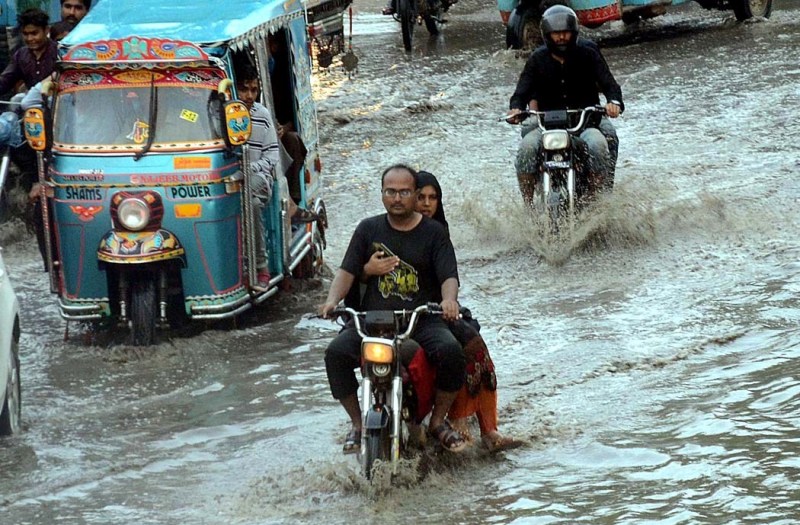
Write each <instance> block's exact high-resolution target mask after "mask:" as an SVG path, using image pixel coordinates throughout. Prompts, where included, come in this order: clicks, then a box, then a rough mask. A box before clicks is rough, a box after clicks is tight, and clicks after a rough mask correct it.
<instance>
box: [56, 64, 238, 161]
mask: <svg viewBox="0 0 800 525" xmlns="http://www.w3.org/2000/svg"><path fill="white" fill-rule="evenodd" d="M222 78H224V75H223V74H222V72H220V71H216V70H210V69H209V70H193V71H167V72H157V71H155V72H154V71H141V70H140V71H122V72H119V71H117V72H100V71H93V72H85V71H72V72H67V73H65V74H64V75H62V77H61V80H60V82H59V87H60V89H59V91H58V94H57V96H56V100H55V107H54V119H53V128H54V129H53V140H54V142H56V143H59V144H70V145H81V146H88V145H104V146H129V147H134V149H136V148H138V147H139V146H143V145H145V144H146V143H147V139H148V136H149V134H150V133H151V132H153V131H154V137H153V143H154V144H162V145H164V146H165V147H162V148H160V149H169V146H170V145H175V146H178V147H180V146H184V145H186V144H187V143H195V142H208V141H215V140H221V139H222V125H221V122H220V118H221V117H220V115H221V113H220V102H219V101H218V100H217V97H216V96H214V93H215V91H216V87H217V85H218V83H219V81H220V80H221V79H222ZM153 88H154V89H153ZM151 97H152V98H155V99H157V100H155V102H156V107H157V115H156V118H155V130H151V129H150V126H151V122H150V118H151V114H150V105H151V103H152V102H154V101H153V100H151Z"/></svg>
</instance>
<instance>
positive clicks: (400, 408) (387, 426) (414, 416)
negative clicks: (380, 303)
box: [331, 303, 442, 479]
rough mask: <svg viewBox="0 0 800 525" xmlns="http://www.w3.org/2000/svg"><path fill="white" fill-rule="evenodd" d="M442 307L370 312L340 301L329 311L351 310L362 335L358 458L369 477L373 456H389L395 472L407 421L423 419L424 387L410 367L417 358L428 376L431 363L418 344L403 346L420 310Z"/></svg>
mask: <svg viewBox="0 0 800 525" xmlns="http://www.w3.org/2000/svg"><path fill="white" fill-rule="evenodd" d="M441 313H442V309H441V307H440V306H439V305H438V304H435V303H430V304H427V305H423V306H418V307H417V308H415V309H414V310H394V311H390V310H386V311H369V312H357V311H356V310H354V309H352V308H349V307H344V306H339V307H337V308H336V309H334V310H333V312H332V313H331V315H332V316H333V317H343V316H346V315H348V314H349V316H350V317H351V318H352V320H353V323H354V324H355V328H356V330H357V331H358V334H359V335H360V336H361V337H362V338H363V339H362V341H361V373H362V382H361V395H362V399H361V414H362V424H363V427H362V428H363V430H362V432H361V449H360V463H361V471H362V473H363V474H364V476H365V477H366V478H367V479H372V474H373V467H374V466H375V463H376V461H388V462H389V463H390V465H391V469H392V474H397V467H398V461H399V459H400V456H401V454H403V453H404V452H405V450H406V447H407V445H408V441H409V426H411V425H417V424H419V423H421V422H422V419H423V418H424V417H425V416H426V415H427V410H430V405H429V404H428V403H426V401H425V400H424V399H422V398H423V397H424V396H425V393H424V392H422V391H421V390H422V389H417V388H415V386H414V384H415V382H414V380H413V378H414V377H417V376H416V374H414V373H413V372H414V371H413V370H409V368H410V367H412V366H414V365H416V364H419V365H420V367H419V369H420V373H419V376H422V377H430V373H431V370H432V368H430V365H428V364H427V361H426V360H424V355H425V354H424V352H422V350H421V349H420V348H419V346H418V345H417V346H416V349H414V353H413V354H412V356H409V355H408V352H407V351H404V350H407V348H406V349H403V346H404V343H406V342H407V341H409V339H410V337H411V333H412V332H413V331H414V328H415V327H416V326H417V320H418V319H419V317H420V316H421V315H435V314H441ZM409 357H413V360H412V359H409ZM421 369H427V370H424V371H423V370H421ZM429 394H431V395H432V391H431V392H429ZM430 401H432V398H431V400H430ZM423 407H424V408H423ZM423 412H424V413H423Z"/></svg>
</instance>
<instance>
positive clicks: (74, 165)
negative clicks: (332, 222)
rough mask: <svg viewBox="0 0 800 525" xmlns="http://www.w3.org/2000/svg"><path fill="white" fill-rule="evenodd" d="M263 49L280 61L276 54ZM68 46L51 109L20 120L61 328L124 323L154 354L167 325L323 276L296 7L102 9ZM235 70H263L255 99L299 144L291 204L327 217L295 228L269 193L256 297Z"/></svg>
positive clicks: (144, 3) (229, 1)
mask: <svg viewBox="0 0 800 525" xmlns="http://www.w3.org/2000/svg"><path fill="white" fill-rule="evenodd" d="M270 39H277V40H278V41H279V42H280V43H281V44H282V46H273V49H279V50H282V51H280V52H281V53H282V56H271V53H272V54H273V55H274V53H275V52H274V51H271V50H270V47H269V45H268V41H269V40H270ZM61 44H62V45H61V49H60V59H59V62H58V64H57V70H56V74H55V78H54V80H53V81H52V82H48V83H46V84H45V85H44V86H43V91H44V93H45V94H46V95H48V97H46V100H48V101H49V102H47V103H45V105H44V107H43V108H42V109H41V110H38V109H31V110H29V111H28V112H27V113H26V121H25V123H26V125H25V130H26V135H27V136H28V139H29V143H30V144H31V146H32V147H34V149H36V150H37V152H38V156H39V160H40V181H41V182H42V183H43V184H42V187H43V188H44V189H43V191H42V200H43V204H44V206H43V209H44V212H45V213H44V215H45V218H46V226H47V227H48V230H50V232H49V235H46V237H47V238H48V239H49V241H50V242H49V243H48V245H47V253H48V259H49V260H48V266H49V268H50V281H51V290H52V291H53V292H54V293H56V294H57V295H58V305H59V308H60V311H61V315H62V317H63V318H65V319H67V320H77V321H90V322H91V321H102V320H105V319H112V320H118V321H120V322H121V323H123V324H125V325H128V326H130V330H131V335H132V341H133V343H134V344H136V345H149V344H152V343H153V342H154V341H155V340H156V336H157V333H158V328H159V327H161V326H164V325H166V324H167V323H170V322H173V321H180V320H182V319H186V318H188V319H200V320H216V319H224V318H230V317H233V316H236V315H238V314H240V313H242V312H243V311H245V310H247V309H249V308H251V307H253V306H254V305H256V304H259V303H261V302H262V301H264V300H266V299H267V298H269V297H271V296H273V295H274V294H275V293H276V292H277V291H278V285H279V283H281V281H283V280H284V279H287V278H288V277H290V276H292V275H294V276H295V277H309V276H312V275H314V274H315V272H316V271H317V270H318V269H320V268H321V265H322V252H323V248H324V244H325V237H324V234H325V232H324V228H325V227H326V221H327V217H326V210H325V205H324V202H323V200H322V197H321V182H320V171H321V162H320V158H319V152H318V144H319V138H318V133H317V122H316V109H315V105H314V101H313V99H312V94H311V84H310V78H311V57H310V55H309V46H308V40H307V27H306V18H305V16H304V11H303V5H302V4H301V3H300V2H284V1H282V0H270V1H259V0H226V1H225V2H211V3H205V2H197V1H195V0H172V1H170V2H168V3H164V2H163V1H161V0H138V1H137V2H110V1H102V2H98V3H97V4H96V5H94V6H93V7H92V9H91V11H90V12H89V14H88V15H87V16H86V18H84V20H83V21H81V23H80V24H79V25H78V26H77V27H76V28H75V29H74V30H73V32H72V33H70V35H69V36H68V37H67V38H66V39H64V40H63V41H62V43H61ZM276 60H277V61H279V62H280V63H282V64H284V65H285V66H286V67H284V68H283V69H282V70H281V72H280V73H279V74H280V78H278V77H277V76H276V74H275V73H273V74H272V75H271V74H270V72H269V70H270V62H271V61H276ZM237 61H246V62H248V63H249V64H250V65H252V66H254V67H255V68H256V70H257V71H258V73H259V77H260V85H261V98H262V102H263V103H264V104H265V105H266V106H267V107H268V108H271V110H272V111H273V112H276V111H280V112H281V113H282V114H283V115H285V117H284V118H287V119H289V121H290V122H291V124H292V125H293V126H294V128H295V129H296V131H297V132H298V133H299V134H300V137H301V138H302V140H303V142H304V144H305V147H306V149H307V152H308V153H307V155H306V160H305V165H304V166H302V168H301V169H298V170H297V172H296V173H294V172H291V173H286V176H287V177H290V178H294V179H293V180H291V181H290V182H291V183H294V186H295V187H296V188H298V190H297V192H296V195H295V197H294V199H295V201H296V203H297V205H299V206H300V207H302V208H305V209H308V210H311V211H314V212H316V213H317V214H318V215H319V216H320V220H318V221H316V222H312V223H307V224H301V225H292V224H291V221H290V220H289V217H288V213H287V210H288V207H289V206H288V205H289V199H291V198H293V197H292V196H290V195H289V192H288V190H287V189H286V184H283V185H281V184H278V183H276V184H275V191H273V195H272V198H271V200H270V201H269V202H268V203H267V205H266V206H265V208H264V213H263V215H261V216H260V217H259V218H260V220H262V221H263V223H264V226H265V227H264V229H263V230H264V232H265V235H266V243H267V247H268V254H269V255H268V258H269V270H270V274H271V276H272V279H271V281H270V283H269V287H268V288H267V289H266V290H264V289H260V290H259V289H257V287H255V271H256V270H255V268H254V266H255V264H254V260H255V249H254V245H255V242H254V235H255V234H256V233H255V232H256V231H257V228H255V227H254V224H253V222H252V220H251V218H252V215H251V214H250V206H251V205H252V204H251V202H250V201H251V199H249V198H245V196H249V195H250V191H249V177H248V169H249V167H248V166H247V163H243V162H242V158H243V152H244V149H245V148H247V144H246V140H247V137H248V136H249V125H250V121H249V113H248V112H247V109H246V108H245V107H244V105H243V104H241V103H237V102H236V95H237V94H236V87H235V86H236V81H235V80H236V79H235V74H236V73H235V71H236V69H235V66H236V63H237ZM276 104H278V106H276ZM286 164H288V163H286ZM286 168H288V165H287V166H282V168H281V171H284V170H285V169H286ZM284 173H285V172H284ZM275 175H276V178H277V179H278V180H281V176H282V174H281V173H275Z"/></svg>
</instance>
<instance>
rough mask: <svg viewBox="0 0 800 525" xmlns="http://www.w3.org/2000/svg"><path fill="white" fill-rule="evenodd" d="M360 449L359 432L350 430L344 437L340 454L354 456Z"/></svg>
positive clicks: (353, 429)
mask: <svg viewBox="0 0 800 525" xmlns="http://www.w3.org/2000/svg"><path fill="white" fill-rule="evenodd" d="M360 447H361V431H360V430H356V429H355V428H351V429H350V430H349V431H348V432H347V435H346V436H345V437H344V446H343V447H342V452H344V453H345V454H355V453H356V452H358V449H359V448H360Z"/></svg>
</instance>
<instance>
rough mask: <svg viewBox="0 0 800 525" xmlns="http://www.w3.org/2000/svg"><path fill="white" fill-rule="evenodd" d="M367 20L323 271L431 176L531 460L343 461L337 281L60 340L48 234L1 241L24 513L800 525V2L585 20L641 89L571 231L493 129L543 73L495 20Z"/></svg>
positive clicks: (323, 98) (55, 518) (3, 500)
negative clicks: (546, 209)
mask: <svg viewBox="0 0 800 525" xmlns="http://www.w3.org/2000/svg"><path fill="white" fill-rule="evenodd" d="M359 7H360V9H357V10H356V19H355V24H354V27H355V30H356V34H355V36H354V38H353V46H354V48H355V51H356V53H357V54H358V55H359V56H360V63H359V70H358V74H357V75H356V76H355V78H353V79H348V78H347V77H346V75H344V74H343V73H342V71H341V70H340V69H337V70H333V71H330V72H327V73H321V74H319V75H318V76H317V79H316V83H317V86H316V90H317V96H318V104H319V116H320V132H321V135H322V136H323V140H324V144H323V151H324V157H323V162H324V171H325V173H326V174H327V175H326V177H327V178H326V182H325V184H326V202H327V204H328V209H329V210H331V213H330V215H331V230H330V233H329V234H328V239H329V248H328V251H327V254H326V256H327V260H328V263H329V264H330V265H331V266H332V267H335V266H336V265H337V264H338V262H339V261H340V260H341V257H342V255H343V253H344V250H345V248H346V245H347V241H348V240H349V236H350V234H351V233H352V230H353V228H354V227H355V225H356V223H357V222H358V221H359V220H360V219H361V218H363V217H364V216H366V215H368V214H372V213H379V212H381V211H382V208H381V204H380V199H379V194H378V190H379V179H378V175H379V173H380V171H381V170H382V169H383V168H384V167H385V166H386V165H387V164H389V163H393V162H408V163H411V164H413V165H415V166H418V167H420V168H424V169H426V170H428V171H431V172H433V173H435V174H436V175H437V176H438V177H439V178H440V180H441V182H442V185H443V187H444V193H445V195H444V204H445V206H446V211H447V216H448V220H449V221H450V228H451V232H452V235H453V240H454V244H455V246H456V250H457V254H458V256H459V262H460V265H461V272H460V273H461V276H462V292H461V296H462V300H463V302H464V303H465V304H467V305H468V306H470V307H471V308H472V310H473V312H474V313H475V314H476V315H477V316H478V318H479V319H480V321H481V323H482V325H483V326H484V329H483V334H484V337H485V338H486V340H487V343H488V344H489V348H490V350H491V352H492V357H493V359H494V362H495V365H496V366H497V371H498V378H499V382H500V389H499V398H500V399H499V400H500V408H501V416H500V417H501V430H502V431H503V432H507V433H510V434H513V435H515V436H518V437H520V438H523V439H525V440H526V441H528V445H527V446H526V447H524V448H522V449H518V450H515V451H513V452H508V453H505V454H500V455H495V456H493V455H490V454H488V453H487V452H486V451H484V450H482V449H480V448H479V447H476V448H475V449H472V450H470V451H468V452H467V453H465V454H463V455H461V456H458V457H446V456H445V457H443V456H432V457H430V456H425V458H424V460H423V461H417V462H415V461H409V462H407V463H406V464H404V467H403V469H402V472H401V475H400V476H399V479H397V480H396V481H395V484H394V485H390V484H389V482H388V480H387V479H385V478H383V477H380V476H379V478H378V479H377V480H376V481H375V482H374V483H373V484H372V485H368V484H366V483H365V482H363V481H362V480H361V479H360V477H359V475H358V473H357V465H356V463H355V460H354V459H353V458H352V457H345V456H342V455H341V454H340V448H341V439H342V437H343V436H344V433H345V430H346V425H345V417H344V413H343V412H342V411H341V409H340V408H339V406H338V404H337V403H336V402H334V401H333V400H332V399H331V398H330V395H329V392H328V388H327V382H326V379H325V372H324V365H323V361H322V355H323V352H324V348H325V345H326V344H327V342H328V341H329V340H330V338H331V337H332V336H333V335H334V334H335V326H334V325H332V324H331V323H329V322H327V321H321V320H317V319H309V318H306V317H304V314H308V313H310V312H312V311H313V310H314V307H315V305H316V304H317V303H318V302H320V301H321V299H322V298H323V297H324V293H325V291H326V287H327V284H328V277H329V275H330V274H328V276H325V277H323V278H322V279H319V280H317V281H316V282H312V283H305V284H302V285H300V286H299V287H298V289H297V290H296V293H294V294H286V293H283V294H281V295H280V296H279V299H278V300H277V301H270V302H269V304H267V305H265V306H264V307H262V308H259V309H258V311H257V312H255V313H254V314H252V315H249V316H247V317H246V318H245V319H242V320H241V321H240V322H239V323H238V324H237V325H236V326H230V325H227V326H218V327H209V328H208V329H205V330H202V331H200V333H196V334H188V333H187V334H172V337H171V338H169V339H168V340H167V341H165V342H163V343H161V344H160V345H158V346H157V347H155V348H153V349H152V350H147V351H142V350H139V349H134V348H131V347H127V346H125V345H124V344H123V343H121V342H120V341H119V340H117V339H115V338H114V337H110V336H108V335H107V334H105V335H104V334H102V333H101V334H92V333H90V332H87V331H85V330H83V329H81V328H80V327H76V326H72V325H71V326H70V334H69V335H70V338H69V339H68V340H67V341H64V340H63V339H64V335H65V325H64V323H63V321H62V320H61V319H60V318H59V316H58V312H57V308H56V306H55V301H54V298H53V297H52V296H50V295H49V294H48V293H47V291H46V280H45V276H44V274H42V273H41V272H40V261H39V258H38V253H37V252H36V248H35V241H33V238H32V237H28V236H27V234H25V233H24V232H22V233H21V232H19V231H18V227H19V225H16V226H13V227H11V226H8V225H5V226H4V227H3V231H2V233H3V239H4V241H3V245H4V246H5V250H4V258H5V260H6V264H7V266H8V267H9V272H10V273H11V276H12V279H13V280H14V284H15V287H16V289H17V293H18V295H19V296H20V300H21V303H22V306H23V321H24V326H23V328H24V335H23V338H22V345H21V354H22V355H21V359H22V382H23V389H24V390H23V417H24V425H25V431H24V432H23V433H22V434H21V435H19V436H17V437H14V438H11V439H7V440H3V441H0V522H2V523H20V524H22V523H34V524H45V523H48V524H49V523H59V522H63V523H101V524H128V523H154V524H155V523H158V524H171V523H175V524H179V523H180V524H186V523H252V524H264V523H287V524H288V523H318V522H320V521H324V522H326V523H349V522H352V521H354V520H358V521H363V522H368V523H390V522H393V521H396V522H409V521H416V522H420V523H447V524H461V523H464V524H471V523H487V522H491V523H514V524H540V523H676V524H677V523H787V524H788V523H797V522H798V520H800V505H799V504H798V501H800V497H799V496H800V494H799V493H798V492H800V491H798V489H797V486H798V484H797V479H798V472H799V471H800V461H798V459H797V457H798V452H800V445H798V439H797V435H798V427H800V415H798V414H800V404H799V403H800V402H798V399H800V397H798V392H800V381H799V380H798V377H800V364H798V363H800V360H799V359H798V358H800V332H798V328H797V327H798V320H800V313H798V312H799V310H798V308H797V307H798V304H797V302H798V299H797V297H798V292H800V264H799V263H798V262H797V261H798V254H799V253H800V245H798V240H797V235H796V232H797V225H798V216H797V215H798V198H800V182H798V178H797V176H796V175H797V173H798V171H799V170H800V155H799V154H798V147H797V144H798V142H799V141H800V132H798V128H797V126H796V120H797V117H798V109H797V108H798V107H800V88H799V87H798V86H800V66H798V64H800V3H798V2H796V1H794V2H788V1H778V0H776V3H775V8H774V13H773V16H772V18H771V19H769V20H767V21H757V22H755V23H748V24H736V23H735V22H734V21H733V20H732V16H731V15H728V14H726V13H722V12H712V11H704V10H702V9H700V8H698V7H697V6H689V7H687V8H685V9H681V10H678V11H676V12H675V13H670V14H668V15H666V16H663V17H659V18H657V19H653V20H651V21H648V22H646V23H643V24H640V25H638V26H636V27H631V28H627V29H626V28H623V27H622V26H621V25H613V24H612V25H611V27H604V28H601V29H600V30H597V31H593V32H589V33H588V34H589V36H592V37H594V38H596V39H597V40H599V41H600V43H601V45H603V49H604V54H605V56H606V58H607V60H608V62H609V64H610V66H611V68H612V71H613V72H614V73H615V75H616V77H617V79H618V81H619V82H620V84H621V85H622V89H623V92H624V94H625V100H626V105H627V111H626V112H625V114H624V116H623V118H621V119H618V120H617V121H616V122H615V124H616V126H617V129H618V132H619V136H620V140H621V147H620V162H619V166H618V170H617V181H618V185H617V186H616V188H615V192H614V194H613V195H612V196H611V197H610V198H608V199H606V200H605V201H603V202H601V203H600V205H599V206H598V208H597V209H596V210H593V211H592V213H591V215H590V216H589V217H586V221H585V225H584V227H582V228H580V229H579V230H577V231H576V232H574V233H573V235H572V236H571V237H570V238H568V239H566V240H564V241H562V242H559V243H555V242H548V241H542V240H541V238H540V236H538V235H535V232H536V225H535V224H534V223H533V221H532V220H531V218H530V217H529V215H528V214H527V213H526V212H525V211H524V210H523V209H522V207H521V205H520V202H519V201H520V199H519V198H518V195H517V189H516V182H515V179H514V176H513V163H512V159H513V155H514V152H515V150H516V145H517V141H518V130H516V129H515V128H513V127H511V126H508V125H506V124H503V123H499V122H497V117H499V116H500V115H501V114H503V113H504V112H505V108H506V107H507V102H508V97H509V96H510V94H511V92H512V91H513V88H514V84H515V82H516V79H517V76H518V75H519V71H520V70H521V68H522V65H523V59H521V58H518V57H517V56H516V54H515V53H513V52H507V51H500V49H501V48H502V45H503V42H504V38H503V33H502V30H501V28H500V25H499V23H498V15H497V13H496V11H495V10H494V7H493V6H482V5H479V4H478V3H477V2H471V1H470V0H462V2H461V3H459V4H457V5H456V6H455V7H453V9H452V10H451V14H450V15H449V19H450V23H449V24H448V26H447V27H446V29H445V31H444V33H443V34H442V36H440V37H439V38H437V39H428V38H426V37H425V35H424V30H423V28H419V29H418V31H417V32H416V34H415V37H416V38H415V45H414V50H413V51H412V52H411V53H410V54H408V55H407V54H405V53H404V52H403V51H402V44H401V40H400V34H399V27H397V24H394V23H392V22H391V21H390V20H389V19H388V18H384V17H381V16H380V15H377V14H373V13H377V12H378V11H379V8H380V2H374V1H373V2H370V3H369V4H365V5H363V6H361V5H359Z"/></svg>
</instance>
